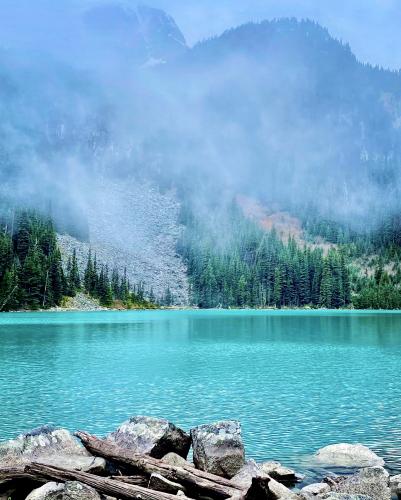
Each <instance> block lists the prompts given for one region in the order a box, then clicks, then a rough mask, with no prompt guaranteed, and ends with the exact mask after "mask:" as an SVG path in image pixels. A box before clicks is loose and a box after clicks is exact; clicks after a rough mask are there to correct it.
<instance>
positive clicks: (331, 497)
mask: <svg viewBox="0 0 401 500" xmlns="http://www.w3.org/2000/svg"><path fill="white" fill-rule="evenodd" d="M318 498H319V499H322V500H375V498H373V497H371V496H368V495H348V494H347V493H335V492H333V491H332V492H330V493H327V495H322V496H319V497H318Z"/></svg>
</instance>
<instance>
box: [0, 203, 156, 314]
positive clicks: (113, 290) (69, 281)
mask: <svg viewBox="0 0 401 500" xmlns="http://www.w3.org/2000/svg"><path fill="white" fill-rule="evenodd" d="M0 227H1V233H0V311H14V310H21V309H26V310H37V309H48V308H51V307H59V306H62V305H63V301H64V298H65V297H74V296H75V295H76V294H77V293H78V292H84V293H87V294H88V295H90V296H91V297H93V298H95V299H97V300H98V301H99V303H100V304H101V305H102V306H104V307H124V308H131V307H154V305H153V304H152V296H150V298H149V299H148V298H145V290H144V286H143V285H142V284H139V285H134V286H131V284H130V283H129V280H128V279H127V277H126V274H124V275H123V276H120V275H119V273H118V271H117V270H115V269H114V270H113V271H112V272H111V273H110V271H109V269H108V267H107V266H105V265H103V264H98V263H97V260H96V256H92V254H91V252H89V255H88V260H87V265H86V269H85V271H84V273H82V272H80V270H79V268H78V263H77V257H76V253H75V251H74V252H73V254H72V255H71V256H70V257H69V259H68V262H67V264H66V266H65V268H64V267H63V262H62V257H61V253H60V250H59V248H58V245H57V234H56V230H55V227H54V225H53V222H52V220H51V219H50V218H49V217H44V216H42V215H40V214H38V213H37V212H35V211H29V210H21V211H17V212H13V214H12V216H7V217H3V218H2V221H1V226H0ZM150 295H152V294H150Z"/></svg>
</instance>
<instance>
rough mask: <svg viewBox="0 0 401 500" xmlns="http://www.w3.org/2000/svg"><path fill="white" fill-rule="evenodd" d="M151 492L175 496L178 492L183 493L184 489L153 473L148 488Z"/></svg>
mask: <svg viewBox="0 0 401 500" xmlns="http://www.w3.org/2000/svg"><path fill="white" fill-rule="evenodd" d="M148 487H149V488H150V489H151V490H156V491H162V492H164V493H170V494H171V495H176V494H177V493H178V492H179V491H181V492H182V493H185V489H184V487H183V486H181V484H179V483H174V482H173V481H169V480H168V479H166V478H165V477H163V476H161V475H160V474H156V473H153V474H152V475H151V476H150V479H149V486H148Z"/></svg>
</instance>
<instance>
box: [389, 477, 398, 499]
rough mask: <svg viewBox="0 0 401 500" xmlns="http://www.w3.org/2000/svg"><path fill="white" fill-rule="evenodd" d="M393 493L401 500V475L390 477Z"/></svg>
mask: <svg viewBox="0 0 401 500" xmlns="http://www.w3.org/2000/svg"><path fill="white" fill-rule="evenodd" d="M390 488H391V493H392V494H393V495H394V496H397V497H398V498H401V474H398V475H397V476H391V477H390Z"/></svg>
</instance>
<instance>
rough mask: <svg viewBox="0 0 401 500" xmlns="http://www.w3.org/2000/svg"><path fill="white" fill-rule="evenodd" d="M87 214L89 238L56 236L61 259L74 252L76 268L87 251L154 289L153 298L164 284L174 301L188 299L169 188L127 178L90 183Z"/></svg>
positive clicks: (179, 231) (176, 211) (175, 203)
mask: <svg viewBox="0 0 401 500" xmlns="http://www.w3.org/2000/svg"><path fill="white" fill-rule="evenodd" d="M91 192H92V193H93V200H90V203H88V207H87V210H86V211H87V213H86V216H87V218H88V223H89V238H90V242H89V243H86V242H81V241H79V240H77V239H75V238H72V237H70V236H68V235H59V237H58V243H59V246H60V249H61V253H62V257H63V262H64V263H66V262H67V260H68V257H69V256H71V255H72V252H73V250H74V249H75V250H76V252H77V259H78V265H79V268H80V271H81V272H82V273H83V272H84V270H85V266H86V262H87V257H88V251H89V249H90V248H91V249H92V253H93V254H94V253H96V255H97V260H98V262H99V263H101V264H107V265H108V266H109V269H113V268H116V269H118V271H119V273H120V275H121V276H122V275H123V274H124V269H125V268H126V270H127V276H128V278H129V280H130V282H131V283H132V284H136V283H140V282H142V283H144V284H145V288H146V289H147V290H150V288H151V287H153V291H154V294H155V296H156V298H157V299H161V298H162V296H163V295H164V294H165V292H166V290H167V288H169V289H170V291H171V293H172V295H173V301H174V304H177V305H187V304H188V303H189V282H188V277H187V269H186V265H185V263H184V262H183V260H182V258H181V257H180V256H178V255H177V241H178V239H179V238H180V236H181V234H182V231H183V227H182V226H181V225H180V223H179V214H180V204H179V202H178V200H177V198H176V196H175V194H174V193H173V192H165V193H160V191H159V190H158V188H157V187H155V186H153V185H152V184H150V183H149V182H144V181H143V182H138V181H137V180H133V179H131V180H130V179H127V180H125V181H124V182H123V181H116V180H113V181H111V180H107V181H106V180H104V181H100V180H99V181H96V182H94V183H93V185H92V186H91Z"/></svg>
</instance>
